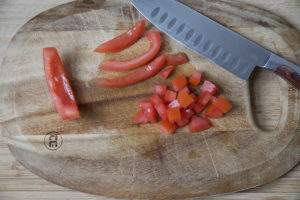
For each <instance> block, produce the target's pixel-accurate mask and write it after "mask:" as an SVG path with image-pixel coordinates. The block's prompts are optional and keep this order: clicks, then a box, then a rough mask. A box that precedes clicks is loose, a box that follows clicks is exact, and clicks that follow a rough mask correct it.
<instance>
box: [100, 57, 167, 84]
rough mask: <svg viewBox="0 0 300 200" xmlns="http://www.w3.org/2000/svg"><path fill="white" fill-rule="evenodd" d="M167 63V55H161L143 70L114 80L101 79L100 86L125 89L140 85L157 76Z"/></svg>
mask: <svg viewBox="0 0 300 200" xmlns="http://www.w3.org/2000/svg"><path fill="white" fill-rule="evenodd" d="M165 61H166V55H161V56H159V57H157V58H156V59H155V60H153V61H152V62H151V63H150V64H148V65H146V66H145V67H143V68H141V69H138V70H136V71H134V72H131V73H129V74H127V75H125V76H121V77H117V78H114V79H100V80H99V82H98V84H99V85H101V86H103V87H125V86H128V85H133V84H135V83H139V82H141V81H143V80H146V79H149V78H151V77H152V76H154V75H155V74H157V73H158V72H159V70H160V69H161V68H162V67H163V66H164V64H165Z"/></svg>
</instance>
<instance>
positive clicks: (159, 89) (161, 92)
mask: <svg viewBox="0 0 300 200" xmlns="http://www.w3.org/2000/svg"><path fill="white" fill-rule="evenodd" d="M167 89H168V86H167V85H155V86H154V94H157V95H158V96H159V97H160V98H165V94H166V91H167Z"/></svg>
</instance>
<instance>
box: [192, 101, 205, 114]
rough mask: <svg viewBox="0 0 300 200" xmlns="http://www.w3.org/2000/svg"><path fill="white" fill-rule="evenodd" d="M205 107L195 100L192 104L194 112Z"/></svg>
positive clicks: (200, 110)
mask: <svg viewBox="0 0 300 200" xmlns="http://www.w3.org/2000/svg"><path fill="white" fill-rule="evenodd" d="M205 107H206V105H202V104H201V103H199V102H197V103H195V104H194V106H193V110H194V111H195V112H196V114H199V113H201V112H202V111H203V110H204V108H205Z"/></svg>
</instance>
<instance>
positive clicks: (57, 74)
mask: <svg viewBox="0 0 300 200" xmlns="http://www.w3.org/2000/svg"><path fill="white" fill-rule="evenodd" d="M43 58H44V70H45V74H46V79H47V84H48V88H49V91H50V93H51V96H52V100H53V103H54V104H55V107H56V110H57V112H58V113H59V115H60V116H61V118H62V119H63V120H68V119H76V118H79V117H80V113H79V110H78V107H77V103H76V100H75V97H74V94H73V91H72V88H71V85H70V82H69V79H68V77H67V74H66V71H65V68H64V65H63V63H62V61H61V59H60V57H59V54H58V52H57V49H56V48H54V47H48V48H44V49H43Z"/></svg>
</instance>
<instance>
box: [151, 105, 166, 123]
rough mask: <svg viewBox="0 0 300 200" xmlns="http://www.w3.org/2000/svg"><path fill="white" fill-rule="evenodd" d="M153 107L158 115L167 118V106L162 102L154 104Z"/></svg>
mask: <svg viewBox="0 0 300 200" xmlns="http://www.w3.org/2000/svg"><path fill="white" fill-rule="evenodd" d="M154 108H155V110H156V112H157V113H158V115H159V117H160V118H162V119H167V118H168V116H167V110H168V106H167V105H166V104H164V103H158V104H155V105H154Z"/></svg>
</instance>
